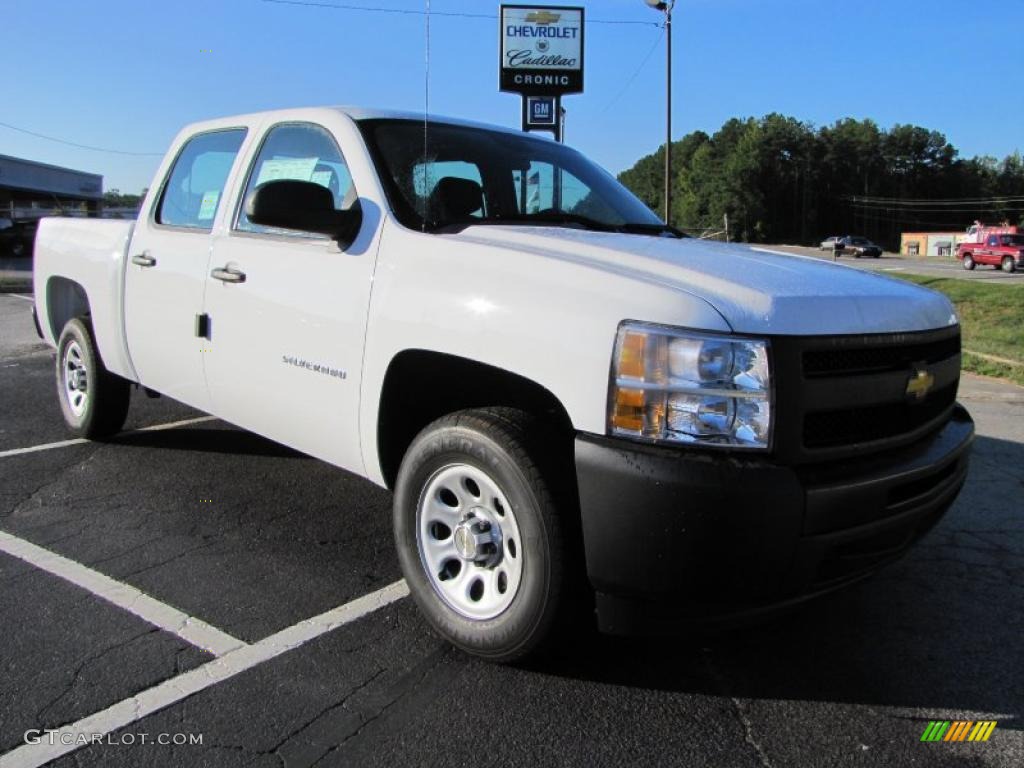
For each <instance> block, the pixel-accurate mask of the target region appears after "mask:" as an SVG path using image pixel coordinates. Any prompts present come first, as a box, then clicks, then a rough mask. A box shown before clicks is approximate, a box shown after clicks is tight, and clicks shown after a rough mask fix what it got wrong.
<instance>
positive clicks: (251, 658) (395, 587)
mask: <svg viewBox="0 0 1024 768" xmlns="http://www.w3.org/2000/svg"><path fill="white" fill-rule="evenodd" d="M408 594H409V588H408V587H407V586H406V584H405V582H404V581H396V582H395V583H394V584H391V585H389V586H387V587H384V588H383V589H379V590H377V591H376V592H373V593H371V594H369V595H366V596H365V597H360V598H358V599H357V600H353V601H352V602H350V603H346V604H345V605H342V606H339V607H338V608H334V609H332V610H330V611H327V612H326V613H322V614H320V615H319V616H315V617H313V618H312V619H307V620H306V621H301V622H299V623H298V624H295V625H293V626H291V627H288V628H287V629H283V630H281V631H280V632H278V633H276V634H274V635H271V636H270V637H268V638H265V639H263V640H260V641H259V642H258V643H254V644H253V645H246V646H244V647H242V648H239V649H237V650H234V651H231V652H230V653H228V654H227V655H225V656H222V657H221V658H219V659H214V660H213V661H210V662H207V663H206V664H204V665H203V666H201V667H197V668H196V669H193V670H192V671H190V672H185V673H184V674H181V675H178V676H177V677H172V678H171V679H170V680H165V681H164V682H162V683H160V684H159V685H156V686H153V687H152V688H149V689H147V690H145V691H142V693H139V694H136V695H135V696H132V697H131V698H129V699H125V700H124V701H122V702H119V703H118V704H114V705H113V706H111V707H108V708H107V709H104V710H103V711H102V712H97V713H96V714H94V715H89V716H88V717H85V718H83V719H82V720H79V721H78V722H76V723H71V724H70V725H65V726H61V727H60V728H58V729H57V732H56V733H55V734H53V737H54V738H52V739H50V738H44V739H42V740H41V742H40V743H39V744H25V745H24V746H21V747H18V748H17V749H14V750H12V751H11V752H8V753H7V754H6V755H2V756H0V768H36V766H40V765H44V764H46V763H48V762H49V761H51V760H54V759H56V758H58V757H60V756H61V755H66V754H68V753H69V752H74V751H75V750H77V749H79V748H81V747H84V746H88V744H89V743H90V741H91V740H92V739H94V738H97V736H94V734H107V733H110V732H111V731H115V730H117V729H118V728H124V727H125V726H126V725H131V724H132V723H134V722H136V721H138V720H141V719H142V718H144V717H147V716H149V715H151V714H153V713H154V712H158V711H160V710H161V709H163V708H165V707H168V706H170V705H172V704H176V703H177V702H179V701H182V700H183V699H187V698H188V697H189V696H191V695H192V694H195V693H199V692H200V691H203V690H205V689H207V688H209V687H211V686H213V685H216V684H217V683H220V682H223V681H224V680H227V679H229V678H231V677H234V676H235V675H237V674H239V673H241V672H245V671H246V670H248V669H252V668H253V667H255V666H257V665H258V664H262V663H263V662H265V661H269V660H270V659H273V658H274V657H276V656H280V655H281V654H282V653H286V652H287V651H290V650H293V649H295V648H298V647H299V646H302V645H305V644H306V643H308V642H309V641H310V640H313V639H315V638H317V637H320V636H321V635H323V634H325V633H327V632H330V631H331V630H334V629H337V628H338V627H341V626H344V625H345V624H350V623H351V622H353V621H356V620H357V619H360V618H362V617H363V616H367V615H369V614H371V613H373V612H374V611H377V610H380V609H381V608H384V607H385V606H387V605H390V604H391V603H393V602H395V601H397V600H401V599H402V598H403V597H405V596H406V595H408Z"/></svg>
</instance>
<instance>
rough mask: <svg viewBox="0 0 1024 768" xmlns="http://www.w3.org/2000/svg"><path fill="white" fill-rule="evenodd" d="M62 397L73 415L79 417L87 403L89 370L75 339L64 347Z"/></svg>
mask: <svg viewBox="0 0 1024 768" xmlns="http://www.w3.org/2000/svg"><path fill="white" fill-rule="evenodd" d="M63 369H64V397H65V399H66V400H67V403H68V407H69V408H70V409H71V412H72V413H73V414H75V416H78V417H81V415H82V414H83V413H84V412H85V408H86V406H87V405H88V404H89V370H88V368H87V367H86V365H85V356H84V355H83V354H82V348H81V347H80V346H78V342H77V341H74V340H72V341H70V342H68V345H67V346H66V347H64V362H63Z"/></svg>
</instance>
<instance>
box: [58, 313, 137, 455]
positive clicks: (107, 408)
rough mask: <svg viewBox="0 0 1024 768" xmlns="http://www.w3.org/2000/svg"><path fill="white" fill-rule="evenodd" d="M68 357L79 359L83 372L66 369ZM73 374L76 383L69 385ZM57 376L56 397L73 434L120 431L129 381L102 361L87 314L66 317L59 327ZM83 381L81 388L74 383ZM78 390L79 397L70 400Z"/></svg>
mask: <svg viewBox="0 0 1024 768" xmlns="http://www.w3.org/2000/svg"><path fill="white" fill-rule="evenodd" d="M69 359H72V360H76V361H79V362H80V364H81V365H80V368H81V369H84V376H82V377H77V375H76V374H74V373H73V372H72V371H71V370H70V369H69ZM72 367H74V365H72ZM76 370H77V369H76ZM73 376H75V377H76V378H75V381H76V386H69V385H68V382H69V381H71V380H72V377H73ZM56 379H57V399H58V400H59V401H60V409H61V412H62V413H63V414H64V422H65V423H66V424H67V425H68V429H70V430H71V432H72V433H73V434H74V435H75V436H77V437H85V438H88V439H90V440H101V439H103V438H105V437H109V436H110V435H113V434H116V433H117V432H120V431H121V428H122V427H123V426H124V421H125V419H126V418H127V416H128V403H129V400H130V397H131V385H130V383H129V382H128V381H127V380H125V379H122V378H121V377H120V376H116V375H114V374H112V373H110V371H108V370H107V369H106V367H105V366H104V365H103V360H102V359H101V358H100V354H99V350H98V349H97V348H96V342H95V340H94V339H93V333H92V326H91V324H90V323H89V321H88V319H87V318H78V317H76V318H74V319H72V320H69V321H68V322H67V324H66V325H65V326H64V330H63V331H61V334H60V340H59V342H58V343H57V363H56ZM82 381H84V386H85V389H84V390H81V389H79V388H78V387H77V383H79V382H82ZM72 390H73V391H74V393H75V394H72ZM79 394H80V395H82V397H81V399H75V402H72V400H73V399H74V398H76V397H77V395H79Z"/></svg>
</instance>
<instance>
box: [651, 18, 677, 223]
mask: <svg viewBox="0 0 1024 768" xmlns="http://www.w3.org/2000/svg"><path fill="white" fill-rule="evenodd" d="M644 2H645V3H647V5H649V6H650V7H651V8H653V9H655V10H657V11H662V12H663V13H664V14H665V40H666V44H665V223H666V224H671V223H672V222H671V221H670V220H669V217H670V216H671V213H672V8H673V6H674V5H675V4H676V0H667V2H662V1H661V0H644Z"/></svg>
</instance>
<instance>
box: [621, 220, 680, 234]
mask: <svg viewBox="0 0 1024 768" xmlns="http://www.w3.org/2000/svg"><path fill="white" fill-rule="evenodd" d="M615 230H616V231H617V232H628V233H629V234H632V235H671V236H672V237H678V238H684V237H689V235H688V234H686V233H685V232H683V231H681V230H678V229H676V228H675V227H673V226H670V225H668V224H644V223H642V222H638V221H634V222H626V223H625V224H619V225H618V226H616V227H615Z"/></svg>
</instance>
